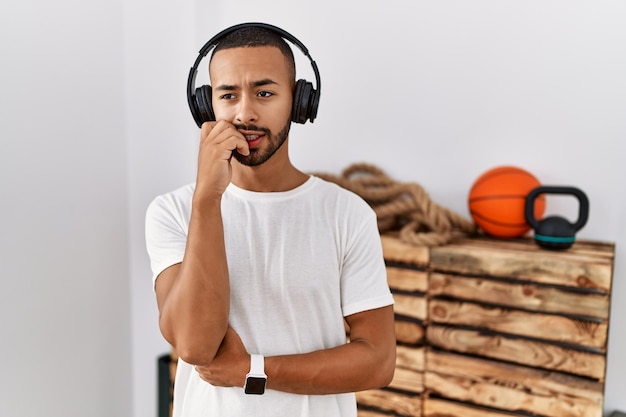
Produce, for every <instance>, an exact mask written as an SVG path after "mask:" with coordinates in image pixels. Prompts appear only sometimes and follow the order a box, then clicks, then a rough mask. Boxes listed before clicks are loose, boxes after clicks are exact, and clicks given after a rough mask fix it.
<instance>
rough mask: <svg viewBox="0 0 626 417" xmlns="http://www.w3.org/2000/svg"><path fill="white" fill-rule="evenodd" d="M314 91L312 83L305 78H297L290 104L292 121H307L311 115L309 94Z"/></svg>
mask: <svg viewBox="0 0 626 417" xmlns="http://www.w3.org/2000/svg"><path fill="white" fill-rule="evenodd" d="M314 91H315V90H314V89H313V84H311V83H310V82H307V81H305V80H298V82H297V83H296V88H295V91H294V94H293V105H292V106H291V120H292V121H293V122H295V123H305V122H306V121H307V119H308V118H309V116H310V115H311V96H312V93H313V92H314ZM313 117H315V116H313Z"/></svg>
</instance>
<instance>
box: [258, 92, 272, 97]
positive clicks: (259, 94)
mask: <svg viewBox="0 0 626 417" xmlns="http://www.w3.org/2000/svg"><path fill="white" fill-rule="evenodd" d="M272 95H273V94H272V93H270V92H269V91H259V93H258V96H259V97H271V96H272Z"/></svg>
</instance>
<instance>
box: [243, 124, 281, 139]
mask: <svg viewBox="0 0 626 417" xmlns="http://www.w3.org/2000/svg"><path fill="white" fill-rule="evenodd" d="M234 126H235V127H236V128H237V130H252V131H256V132H263V133H265V134H266V135H268V136H269V135H271V133H272V132H271V131H270V130H269V129H268V128H266V127H260V126H257V125H243V124H235V125H234Z"/></svg>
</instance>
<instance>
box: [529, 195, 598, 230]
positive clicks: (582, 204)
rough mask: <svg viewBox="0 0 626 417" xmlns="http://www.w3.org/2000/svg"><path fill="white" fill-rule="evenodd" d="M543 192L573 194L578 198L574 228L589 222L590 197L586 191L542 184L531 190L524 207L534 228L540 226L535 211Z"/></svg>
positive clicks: (579, 227)
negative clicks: (537, 201) (537, 200)
mask: <svg viewBox="0 0 626 417" xmlns="http://www.w3.org/2000/svg"><path fill="white" fill-rule="evenodd" d="M541 194H566V195H573V196H574V197H576V198H577V199H578V204H579V208H578V219H577V220H576V223H574V224H573V225H572V228H573V229H574V230H576V231H578V230H580V229H582V228H583V226H584V225H585V224H586V223H587V219H588V218H589V199H587V196H586V195H585V193H583V192H582V191H581V190H580V189H578V188H576V187H561V186H554V185H541V186H539V187H537V188H534V189H533V190H531V191H530V192H529V193H528V195H527V196H526V206H525V207H524V209H525V212H524V214H525V215H526V220H527V221H528V224H530V226H531V227H532V228H533V229H537V228H538V226H539V221H538V220H537V219H535V215H534V211H535V200H536V199H537V197H539V195H541Z"/></svg>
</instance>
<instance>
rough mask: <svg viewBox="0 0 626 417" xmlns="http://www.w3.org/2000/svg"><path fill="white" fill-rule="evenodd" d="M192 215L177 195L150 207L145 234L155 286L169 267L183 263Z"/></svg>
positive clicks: (164, 196)
mask: <svg viewBox="0 0 626 417" xmlns="http://www.w3.org/2000/svg"><path fill="white" fill-rule="evenodd" d="M190 212H191V210H190V204H185V202H184V200H181V199H180V196H178V195H175V194H166V195H162V196H159V197H157V198H155V199H154V200H153V201H152V203H150V205H149V206H148V209H147V210H146V221H145V235H146V249H147V252H148V256H149V258H150V267H151V269H152V283H153V285H154V284H155V283H156V278H157V277H158V275H159V274H160V273H161V272H163V271H164V270H165V269H166V268H168V267H170V266H172V265H174V264H177V263H180V262H182V260H183V256H184V254H185V247H186V244H187V233H188V226H189V218H190Z"/></svg>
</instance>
